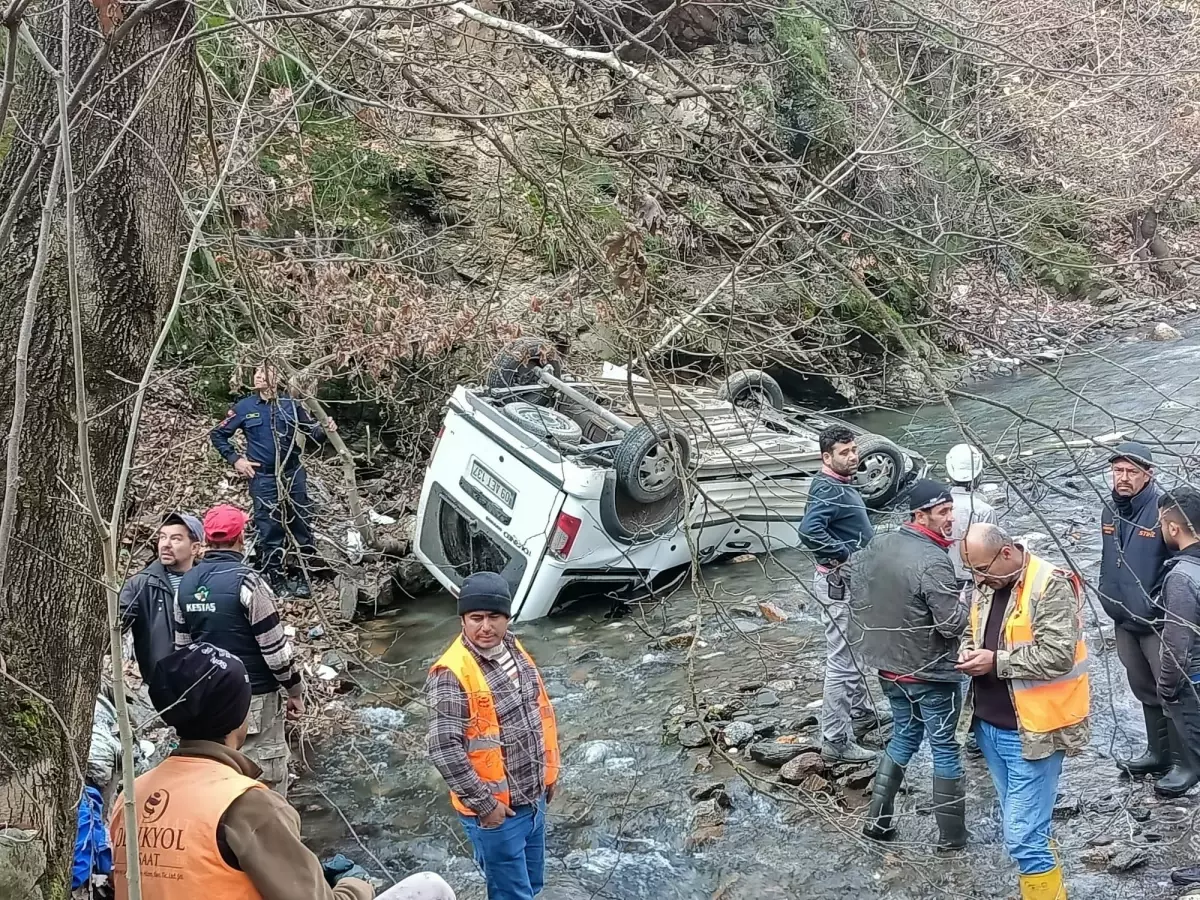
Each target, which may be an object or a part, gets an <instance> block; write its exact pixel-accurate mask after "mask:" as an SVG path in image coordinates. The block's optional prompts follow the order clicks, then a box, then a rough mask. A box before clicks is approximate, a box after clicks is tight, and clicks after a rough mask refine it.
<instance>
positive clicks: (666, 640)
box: [650, 631, 696, 650]
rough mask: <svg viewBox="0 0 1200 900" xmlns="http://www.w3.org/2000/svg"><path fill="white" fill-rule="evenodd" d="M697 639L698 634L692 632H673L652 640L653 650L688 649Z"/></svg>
mask: <svg viewBox="0 0 1200 900" xmlns="http://www.w3.org/2000/svg"><path fill="white" fill-rule="evenodd" d="M695 640H696V635H694V634H693V633H692V632H690V631H688V632H684V633H683V634H672V635H668V636H667V637H661V638H659V639H658V640H656V641H651V642H650V649H651V650H686V649H687V648H688V647H690V646H692V643H693V642H694V641H695Z"/></svg>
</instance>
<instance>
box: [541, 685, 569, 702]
mask: <svg viewBox="0 0 1200 900" xmlns="http://www.w3.org/2000/svg"><path fill="white" fill-rule="evenodd" d="M570 692H571V689H570V688H568V687H567V686H566V685H565V684H563V683H562V682H561V681H547V682H546V696H548V697H549V698H550V699H551V700H558V699H559V698H561V697H565V696H567V694H569V693H570Z"/></svg>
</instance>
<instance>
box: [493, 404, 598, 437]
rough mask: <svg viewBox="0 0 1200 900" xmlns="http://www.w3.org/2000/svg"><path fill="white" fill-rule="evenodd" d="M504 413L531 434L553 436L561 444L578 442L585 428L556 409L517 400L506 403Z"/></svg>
mask: <svg viewBox="0 0 1200 900" xmlns="http://www.w3.org/2000/svg"><path fill="white" fill-rule="evenodd" d="M504 415H506V416H507V417H508V418H510V419H512V420H513V421H514V422H516V423H517V424H518V425H520V426H521V427H522V428H524V429H525V430H526V431H528V432H529V433H530V434H536V435H537V436H538V437H552V438H554V439H555V440H556V441H558V442H559V443H561V444H578V443H579V439H580V438H581V437H582V436H583V430H582V429H581V428H580V427H579V426H578V425H576V424H575V423H574V422H572V421H571V420H570V419H568V418H567V417H566V416H564V415H563V414H562V413H560V412H559V411H558V410H555V409H548V408H546V407H545V406H536V405H535V404H533V403H526V402H525V401H524V400H517V401H516V402H514V403H506V404H504Z"/></svg>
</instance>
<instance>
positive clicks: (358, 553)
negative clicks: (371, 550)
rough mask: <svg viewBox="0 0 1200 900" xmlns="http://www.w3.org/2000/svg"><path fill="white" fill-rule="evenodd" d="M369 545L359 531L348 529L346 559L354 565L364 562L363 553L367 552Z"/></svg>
mask: <svg viewBox="0 0 1200 900" xmlns="http://www.w3.org/2000/svg"><path fill="white" fill-rule="evenodd" d="M366 549H367V545H366V542H365V541H363V539H362V535H361V534H359V533H358V530H357V529H354V528H347V529H346V557H347V559H349V560H350V562H352V563H360V562H362V558H363V553H364V552H366Z"/></svg>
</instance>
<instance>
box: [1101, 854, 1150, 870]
mask: <svg viewBox="0 0 1200 900" xmlns="http://www.w3.org/2000/svg"><path fill="white" fill-rule="evenodd" d="M1148 862H1150V851H1149V850H1147V849H1146V848H1145V847H1126V848H1125V849H1124V850H1118V851H1117V852H1116V853H1115V854H1113V857H1112V859H1110V860H1109V862H1108V871H1109V873H1110V874H1112V875H1120V874H1121V873H1122V872H1132V871H1133V870H1134V869H1140V868H1141V867H1142V866H1144V865H1146V863H1148Z"/></svg>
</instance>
